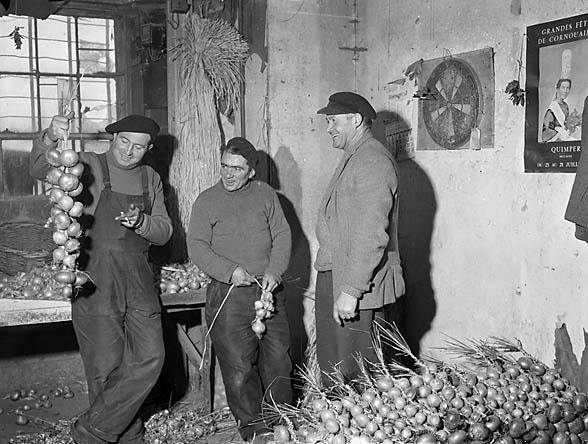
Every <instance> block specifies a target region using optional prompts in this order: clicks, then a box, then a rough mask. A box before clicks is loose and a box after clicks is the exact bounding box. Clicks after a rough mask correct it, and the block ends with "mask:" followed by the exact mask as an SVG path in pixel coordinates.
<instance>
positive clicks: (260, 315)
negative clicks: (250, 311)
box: [255, 308, 267, 319]
mask: <svg viewBox="0 0 588 444" xmlns="http://www.w3.org/2000/svg"><path fill="white" fill-rule="evenodd" d="M266 315H267V310H266V309H265V308H259V309H257V310H256V311H255V317H256V318H257V319H263V318H265V316H266Z"/></svg>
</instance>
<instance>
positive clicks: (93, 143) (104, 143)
mask: <svg viewBox="0 0 588 444" xmlns="http://www.w3.org/2000/svg"><path fill="white" fill-rule="evenodd" d="M102 129H104V128H102ZM109 147H110V141H108V140H86V141H84V151H87V152H92V153H98V154H101V153H105V152H106V151H108V148H109Z"/></svg>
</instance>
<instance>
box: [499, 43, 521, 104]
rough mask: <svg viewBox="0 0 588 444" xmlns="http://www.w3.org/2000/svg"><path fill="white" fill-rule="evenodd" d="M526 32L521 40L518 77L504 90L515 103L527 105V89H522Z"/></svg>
mask: <svg viewBox="0 0 588 444" xmlns="http://www.w3.org/2000/svg"><path fill="white" fill-rule="evenodd" d="M525 38H526V34H523V38H522V42H521V53H520V55H519V58H518V59H517V78H516V79H515V80H511V81H510V82H509V83H508V85H506V88H505V90H504V92H505V93H507V94H509V95H510V97H509V99H510V100H512V104H513V105H515V106H516V105H521V106H525V90H524V89H521V82H520V80H521V69H522V67H523V46H524V42H525Z"/></svg>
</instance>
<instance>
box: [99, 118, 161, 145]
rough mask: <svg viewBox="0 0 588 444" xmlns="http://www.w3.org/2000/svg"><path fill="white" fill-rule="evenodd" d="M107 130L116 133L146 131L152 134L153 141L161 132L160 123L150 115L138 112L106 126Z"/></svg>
mask: <svg viewBox="0 0 588 444" xmlns="http://www.w3.org/2000/svg"><path fill="white" fill-rule="evenodd" d="M105 129H106V132H108V133H110V134H116V133H120V132H128V133H145V134H149V135H150V136H151V141H152V142H153V140H155V138H156V137H157V134H158V133H159V125H158V124H157V122H156V121H155V120H153V119H150V118H149V117H145V116H141V115H138V114H131V115H130V116H127V117H125V118H123V119H120V120H118V121H116V122H114V123H111V124H110V125H107V126H106V128H105Z"/></svg>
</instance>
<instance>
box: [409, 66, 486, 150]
mask: <svg viewBox="0 0 588 444" xmlns="http://www.w3.org/2000/svg"><path fill="white" fill-rule="evenodd" d="M479 84H480V82H479V81H478V78H477V76H476V73H475V72H474V71H473V70H472V69H471V68H470V67H469V66H468V65H467V64H466V63H464V62H462V61H460V60H458V59H455V58H450V59H447V60H444V61H443V62H441V63H440V64H439V65H437V66H436V67H435V69H434V70H433V72H432V73H431V76H430V77H429V80H427V85H426V88H427V91H428V92H429V93H430V96H429V99H427V100H422V101H421V103H422V104H423V119H424V121H425V126H426V127H427V131H428V133H429V135H430V136H431V138H432V139H433V140H434V141H435V142H436V143H437V144H438V145H440V146H442V147H443V148H446V149H453V148H457V147H459V146H461V145H463V144H464V143H465V142H466V141H468V140H469V138H470V133H471V130H472V128H474V127H476V126H477V119H478V115H479V110H480V96H481V94H480V89H479V86H478V85H479Z"/></svg>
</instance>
